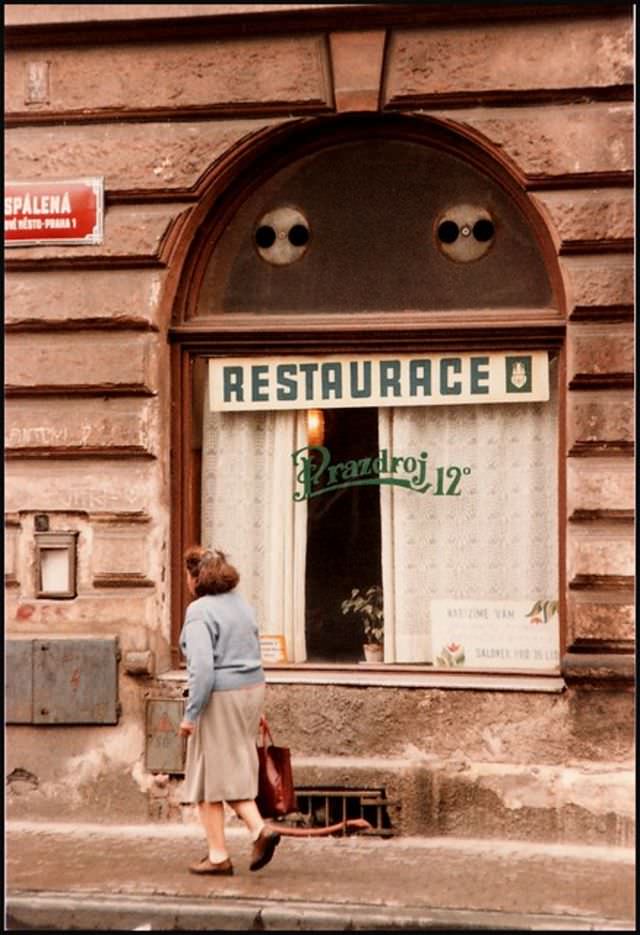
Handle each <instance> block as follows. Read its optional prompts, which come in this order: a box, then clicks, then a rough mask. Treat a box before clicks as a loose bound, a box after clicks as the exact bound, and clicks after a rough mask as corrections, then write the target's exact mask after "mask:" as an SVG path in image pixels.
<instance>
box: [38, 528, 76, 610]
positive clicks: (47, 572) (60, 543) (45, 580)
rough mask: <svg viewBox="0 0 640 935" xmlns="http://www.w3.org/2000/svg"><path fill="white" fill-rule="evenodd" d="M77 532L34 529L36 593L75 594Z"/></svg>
mask: <svg viewBox="0 0 640 935" xmlns="http://www.w3.org/2000/svg"><path fill="white" fill-rule="evenodd" d="M77 538H78V533H77V532H36V533H35V540H36V597H59V598H65V597H66V598H69V597H75V596H76V551H77Z"/></svg>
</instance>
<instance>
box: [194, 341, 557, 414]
mask: <svg viewBox="0 0 640 935" xmlns="http://www.w3.org/2000/svg"><path fill="white" fill-rule="evenodd" d="M548 399H549V356H548V353H547V352H546V351H529V352H526V353H516V352H512V351H509V352H504V353H486V354H484V353H477V354H469V353H461V354H413V355H410V354H388V355H384V356H380V355H375V356H373V355H372V356H364V355H349V356H344V355H343V356H339V355H335V356H331V357H300V358H297V357H282V358H278V357H226V358H210V359H209V405H210V407H211V411H212V412H242V411H247V410H259V409H265V410H268V409H316V408H319V409H339V408H347V407H349V408H354V407H358V406H448V405H456V404H459V403H509V402H513V403H523V402H539V401H544V400H548Z"/></svg>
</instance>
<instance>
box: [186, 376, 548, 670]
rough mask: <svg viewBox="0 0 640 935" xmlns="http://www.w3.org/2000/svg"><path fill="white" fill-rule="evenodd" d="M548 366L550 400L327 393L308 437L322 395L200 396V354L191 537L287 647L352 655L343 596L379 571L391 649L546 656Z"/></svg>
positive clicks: (445, 656) (510, 662) (452, 658)
mask: <svg viewBox="0 0 640 935" xmlns="http://www.w3.org/2000/svg"><path fill="white" fill-rule="evenodd" d="M204 364H205V361H204V360H203V361H202V363H201V365H200V366H201V367H202V366H203V365H204ZM556 370H557V367H556V362H555V361H551V363H550V364H549V394H548V395H549V398H548V399H547V400H546V401H538V402H522V403H519V402H514V403H511V402H510V403H484V404H473V403H469V404H458V405H433V406H429V405H423V406H400V407H389V406H385V407H379V408H372V407H362V408H360V407H347V408H326V409H324V410H320V416H321V420H322V434H321V435H320V437H318V435H317V428H315V427H314V420H317V418H318V411H317V410H310V409H287V410H275V411H243V412H216V411H212V410H211V409H210V406H209V405H208V386H207V384H206V367H205V381H204V386H203V389H202V391H201V406H202V484H201V491H202V514H201V515H202V540H203V542H205V543H206V544H209V545H216V546H219V547H221V548H224V549H225V550H226V551H227V552H228V553H229V554H230V556H231V557H232V560H234V561H235V562H237V564H238V566H239V567H240V568H241V569H242V588H243V592H244V593H245V595H246V597H247V598H248V600H249V601H251V602H252V603H253V604H254V606H255V607H256V609H257V615H258V619H259V621H260V628H261V631H262V633H263V634H265V635H269V636H273V635H281V636H282V637H283V638H284V645H285V647H286V654H287V659H288V660H289V661H292V662H305V661H306V662H314V661H316V662H336V663H347V662H358V661H361V660H362V658H363V656H362V646H363V642H365V640H364V634H363V632H362V619H361V618H359V617H358V615H357V614H354V613H344V612H343V609H342V603H343V601H344V600H345V599H348V598H349V597H350V595H351V593H352V591H353V589H360V590H362V591H365V590H366V589H367V588H369V587H371V586H374V585H378V586H380V587H381V589H382V594H383V607H384V639H383V645H384V661H385V662H387V663H423V664H431V665H435V666H445V667H449V666H450V667H457V668H461V667H464V668H502V669H508V668H515V669H518V668H521V669H531V668H547V669H552V668H554V666H555V665H557V662H558V658H557V597H558V580H557V568H558V552H557V508H558V504H557V487H558V484H557V429H556V424H557V418H556V410H557V400H556V397H557V385H556V384H557V378H556ZM314 433H316V434H315V435H314ZM306 461H309V462H310V463H311V465H312V466H311V468H309V467H308V465H307V475H306V478H305V476H303V475H304V471H303V468H304V465H305V462H306ZM310 478H312V480H310ZM536 608H537V609H536ZM543 634H544V638H543Z"/></svg>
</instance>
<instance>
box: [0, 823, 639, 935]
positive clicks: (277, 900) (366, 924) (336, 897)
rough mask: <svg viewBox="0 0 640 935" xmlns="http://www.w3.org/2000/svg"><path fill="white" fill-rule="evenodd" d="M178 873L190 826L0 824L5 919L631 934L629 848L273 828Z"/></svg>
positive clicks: (198, 835) (86, 924)
mask: <svg viewBox="0 0 640 935" xmlns="http://www.w3.org/2000/svg"><path fill="white" fill-rule="evenodd" d="M228 841H229V850H230V853H231V857H232V859H233V862H234V865H235V875H234V876H232V877H223V878H220V879H216V878H207V877H198V876H194V875H192V874H189V873H188V872H187V865H188V863H189V862H190V861H192V860H195V859H198V858H199V857H200V856H202V855H203V854H204V853H205V852H206V847H205V846H204V839H203V835H202V832H201V830H200V828H199V826H198V825H192V824H168V823H167V824H155V825H152V824H146V825H126V826H115V825H108V824H104V825H88V824H62V823H61V824H45V823H42V822H18V821H9V822H8V823H7V826H6V849H7V863H6V870H7V913H8V916H7V929H8V930H13V931H18V930H26V929H30V928H40V929H42V928H45V929H46V928H49V929H56V930H66V931H71V930H74V929H76V930H77V929H85V930H95V931H98V930H101V929H102V930H129V931H130V930H133V929H135V928H136V927H140V926H142V927H144V928H150V929H151V930H160V929H165V930H181V931H187V930H193V931H197V930H201V931H202V930H204V931H212V930H216V929H218V930H220V929H222V930H238V931H241V930H244V931H252V930H260V929H270V930H272V931H287V930H297V929H303V930H313V929H315V930H322V929H324V930H326V929H334V930H346V929H370V930H373V929H387V930H389V929H393V928H396V929H400V928H405V929H413V930H422V929H442V928H458V929H465V928H471V929H478V928H485V929H491V930H494V931H495V930H500V929H511V930H514V929H515V930H532V929H541V930H544V929H546V930H559V929H565V930H582V929H584V930H589V929H592V930H607V929H608V930H618V931H620V930H629V931H630V930H633V929H634V910H635V892H634V888H635V852H634V851H633V850H632V849H630V848H601V847H591V848H590V847H584V846H572V847H569V846H561V845H539V844H527V843H519V842H508V841H486V840H483V841H477V840H475V841H474V840H469V839H460V838H457V839H450V838H447V839H445V838H438V839H424V838H397V839H391V840H382V839H379V838H373V837H357V836H351V837H342V838H283V839H282V841H281V843H280V846H279V847H278V849H277V851H276V854H275V857H274V859H273V861H272V862H271V863H270V864H269V865H268V866H267V867H265V868H263V869H262V870H261V871H259V872H257V873H250V872H249V868H248V864H249V850H250V846H249V841H248V837H247V835H246V832H245V831H244V830H243V829H241V828H233V827H232V828H230V829H229V833H228Z"/></svg>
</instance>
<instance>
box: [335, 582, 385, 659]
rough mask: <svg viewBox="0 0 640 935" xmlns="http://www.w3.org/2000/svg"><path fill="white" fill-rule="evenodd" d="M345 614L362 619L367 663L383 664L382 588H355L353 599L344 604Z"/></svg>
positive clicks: (377, 586)
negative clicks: (355, 615)
mask: <svg viewBox="0 0 640 935" xmlns="http://www.w3.org/2000/svg"><path fill="white" fill-rule="evenodd" d="M341 607H342V613H343V614H351V613H352V614H357V615H358V616H359V617H361V618H362V624H363V630H364V639H365V642H364V645H363V649H364V658H365V659H366V661H367V662H382V660H383V644H384V616H383V612H382V588H381V587H380V585H379V584H372V585H371V586H370V587H368V588H354V589H353V590H352V592H351V597H348V598H346V599H345V600H344V601H343V602H342V605H341Z"/></svg>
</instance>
